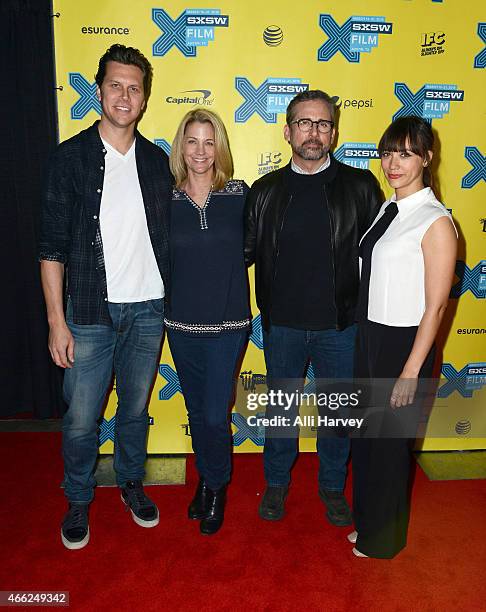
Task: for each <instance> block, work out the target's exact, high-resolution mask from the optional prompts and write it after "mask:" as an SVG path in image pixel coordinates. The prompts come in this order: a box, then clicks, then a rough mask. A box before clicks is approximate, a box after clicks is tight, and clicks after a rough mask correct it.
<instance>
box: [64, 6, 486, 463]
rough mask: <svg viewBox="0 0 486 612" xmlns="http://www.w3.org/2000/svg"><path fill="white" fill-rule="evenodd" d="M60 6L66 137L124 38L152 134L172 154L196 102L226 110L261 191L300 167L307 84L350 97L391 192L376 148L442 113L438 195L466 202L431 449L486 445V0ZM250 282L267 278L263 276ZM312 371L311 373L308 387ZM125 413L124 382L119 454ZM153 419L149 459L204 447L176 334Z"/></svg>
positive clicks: (238, 152)
mask: <svg viewBox="0 0 486 612" xmlns="http://www.w3.org/2000/svg"><path fill="white" fill-rule="evenodd" d="M53 9H54V10H53V12H54V13H55V15H54V17H53V21H54V33H55V54H56V73H57V85H58V110H59V134H60V140H65V139H66V138H69V137H71V136H73V135H74V134H76V133H77V132H79V131H80V130H82V129H84V128H86V127H88V126H89V125H91V124H92V123H93V121H94V120H96V119H97V118H98V116H99V113H100V110H101V109H100V104H99V102H98V100H97V98H96V95H95V93H96V87H95V82H94V74H95V72H96V70H97V65H98V60H99V58H100V56H101V55H102V54H103V53H104V52H105V50H106V49H107V48H108V47H109V46H110V45H111V44H113V43H115V42H119V43H123V44H125V45H127V46H134V47H137V48H139V49H140V50H141V51H142V52H143V53H144V55H146V57H147V58H149V60H150V62H151V63H152V65H153V69H154V80H153V86H152V93H151V97H150V100H149V102H148V110H147V112H146V113H145V115H144V117H143V120H142V121H141V122H140V125H139V129H140V131H141V132H142V133H143V134H144V135H145V136H146V137H147V138H149V139H151V140H152V141H153V142H154V143H156V144H157V145H158V146H160V147H162V148H163V149H164V150H165V151H166V152H169V151H170V146H171V141H172V138H173V137H174V134H175V131H176V128H177V125H178V123H179V122H180V120H181V118H182V116H183V115H184V114H185V113H186V112H187V111H188V110H189V109H191V108H194V107H195V106H204V107H207V108H209V109H212V110H214V111H216V112H217V113H219V115H220V116H221V117H222V119H223V120H224V122H225V124H226V127H227V130H228V134H229V137H230V142H231V146H232V151H233V156H234V160H235V177H236V178H241V179H244V180H245V181H246V182H247V183H248V184H251V183H252V182H253V181H254V180H255V179H257V178H258V177H259V176H262V175H263V174H265V173H267V172H271V171H272V170H276V169H278V168H280V167H282V166H283V165H285V164H286V163H287V162H288V160H289V158H290V149H289V145H288V144H287V143H286V142H285V140H284V138H283V133H282V132H283V125H284V122H285V109H286V107H287V104H288V102H289V101H290V99H291V98H292V97H293V96H294V95H295V94H296V93H298V92H300V91H304V90H306V89H309V88H310V89H317V88H318V89H323V90H324V91H326V92H328V93H329V94H330V95H333V96H337V97H338V98H339V102H338V104H339V107H340V120H339V130H338V137H337V142H336V144H335V149H334V155H335V156H336V158H337V159H338V160H340V161H342V162H344V163H346V164H350V165H353V166H356V167H358V168H369V169H370V170H371V171H372V172H373V173H374V174H375V175H376V176H377V178H378V179H379V180H380V183H381V185H382V188H383V190H384V192H385V193H386V194H387V195H389V194H390V189H389V187H388V185H387V184H386V181H385V180H384V177H383V173H382V172H381V171H380V162H379V159H378V154H377V149H376V147H377V143H378V141H379V139H380V136H381V134H382V132H383V131H384V129H385V128H386V127H387V125H388V124H389V123H390V121H391V120H392V119H393V118H396V117H399V116H402V115H409V114H416V115H421V116H422V117H424V118H427V119H428V120H430V121H431V123H432V127H433V128H434V130H435V133H436V136H437V141H438V147H437V153H436V156H435V164H434V165H435V167H436V176H437V178H438V184H437V190H436V191H437V195H438V197H439V199H441V201H442V202H444V204H445V206H446V207H447V208H449V209H450V210H451V211H452V214H453V217H454V220H455V222H456V225H457V228H458V231H459V234H460V247H459V254H458V261H457V266H456V278H455V284H454V286H453V288H452V292H451V301H450V308H449V311H448V313H447V320H446V321H445V325H444V326H443V331H442V332H441V333H442V337H441V342H440V345H441V349H442V353H441V375H442V379H441V381H440V384H439V387H438V389H437V399H436V402H437V404H438V405H440V406H441V410H440V411H437V419H439V421H440V422H439V421H438V425H439V426H438V428H437V427H436V429H435V431H440V432H441V435H442V436H443V437H440V438H438V437H437V436H436V435H433V434H430V433H429V435H428V437H426V439H425V441H424V443H423V448H424V449H425V450H435V449H466V448H485V447H486V424H485V417H484V415H483V410H481V409H480V402H478V401H477V399H478V396H479V394H481V392H482V391H484V390H486V309H485V305H486V300H485V298H486V206H485V195H486V192H485V178H486V163H485V161H486V160H485V154H486V129H485V122H484V119H485V109H486V105H485V85H486V78H485V77H486V71H485V67H486V8H485V5H484V3H483V1H482V0H469V1H468V2H467V3H464V2H457V0H442V1H440V0H435V1H434V0H366V1H365V0H363V1H357V0H341V2H330V1H324V0H306V2H301V3H298V4H295V2H293V1H292V0H279V1H278V2H277V1H276V0H268V1H267V2H261V1H259V0H258V1H257V0H246V1H245V2H240V1H237V0H218V1H216V2H213V1H212V0H211V1H206V0H204V1H198V2H195V3H194V5H190V4H188V2H187V1H185V2H182V1H179V0H171V1H165V2H160V3H159V2H157V0H136V2H134V1H133V0H84V1H83V2H73V1H72V0H54V1H53ZM437 162H438V163H437ZM250 278H251V283H252V285H253V270H252V269H251V270H250ZM252 301H253V304H252V309H253V317H254V318H253V332H252V334H251V338H250V342H249V345H248V350H247V352H246V356H245V359H244V362H243V366H242V369H241V373H240V376H239V379H238V388H239V390H240V392H243V391H246V392H248V391H251V390H252V389H255V388H256V386H257V385H258V384H262V383H263V382H264V381H265V363H264V359H263V351H262V333H261V323H260V316H259V313H258V310H257V308H256V305H255V302H254V299H252ZM312 378H313V374H312V368H309V372H308V384H311V383H312ZM115 409H116V395H115V391H114V392H113V393H112V394H111V396H110V399H109V402H108V407H107V410H106V413H105V418H104V420H103V423H102V426H101V440H100V443H101V452H111V451H112V441H113V430H114V416H113V415H114V413H115ZM150 416H151V427H150V434H149V445H148V449H149V452H151V453H156V452H157V453H183V452H188V451H190V448H191V444H190V431H189V428H188V424H187V416H186V412H185V408H184V401H183V397H182V394H181V389H180V385H179V380H178V377H177V373H176V371H175V368H174V365H173V361H172V359H171V356H170V353H169V350H168V347H167V344H166V343H165V344H164V347H163V352H162V358H161V363H160V367H159V370H158V374H157V377H156V381H155V385H154V389H153V393H152V397H151V402H150ZM434 418H436V416H435V413H434V414H433V415H432V421H433V420H434ZM232 423H233V431H234V447H235V450H236V451H243V452H249V451H250V452H251V451H256V450H258V449H260V448H261V447H262V445H263V430H262V429H261V428H257V427H249V426H248V424H247V421H246V419H245V418H244V417H243V415H242V414H241V413H240V412H238V408H236V409H235V410H234V411H233V414H232ZM432 425H433V423H432ZM432 429H433V428H432ZM429 431H431V429H430V427H429ZM301 448H302V450H312V449H314V448H315V444H314V440H311V439H309V438H305V439H302V440H301Z"/></svg>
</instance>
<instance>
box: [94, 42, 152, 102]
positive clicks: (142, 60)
mask: <svg viewBox="0 0 486 612" xmlns="http://www.w3.org/2000/svg"><path fill="white" fill-rule="evenodd" d="M108 62H118V63H119V64H126V65H130V64H131V65H133V66H137V68H140V70H141V71H142V73H143V92H144V94H145V99H147V98H148V97H149V95H150V88H151V87H152V74H153V72H152V65H151V64H150V62H149V61H148V59H147V58H146V57H145V55H143V54H142V53H141V52H140V51H139V50H138V49H135V48H134V47H125V45H119V44H115V45H111V47H110V48H109V49H107V50H106V51H105V53H104V54H103V55H102V56H101V57H100V62H99V64H98V72H97V73H96V74H95V81H96V84H97V85H98V87H101V85H102V83H103V80H104V78H105V75H106V64H107V63H108Z"/></svg>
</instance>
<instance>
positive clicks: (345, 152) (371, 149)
mask: <svg viewBox="0 0 486 612" xmlns="http://www.w3.org/2000/svg"><path fill="white" fill-rule="evenodd" d="M334 157H335V158H336V159H337V160H338V161H340V162H343V163H344V164H346V165H347V166H353V167H354V168H361V169H364V170H368V168H369V167H370V160H371V159H379V157H380V156H379V154H378V149H377V148H376V144H373V143H371V142H345V143H344V144H342V145H341V146H340V147H339V148H337V149H336V150H335V151H334Z"/></svg>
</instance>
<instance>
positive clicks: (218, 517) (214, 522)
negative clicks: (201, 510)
mask: <svg viewBox="0 0 486 612" xmlns="http://www.w3.org/2000/svg"><path fill="white" fill-rule="evenodd" d="M207 492H208V501H209V504H208V507H209V509H208V513H207V514H206V517H205V518H203V520H202V521H201V524H200V528H201V533H203V534H204V535H212V534H213V533H216V532H217V531H218V530H219V529H220V528H221V525H222V524H223V521H224V507H225V505H226V486H224V487H221V488H220V489H218V490H217V491H212V490H211V489H209V488H208V489H207Z"/></svg>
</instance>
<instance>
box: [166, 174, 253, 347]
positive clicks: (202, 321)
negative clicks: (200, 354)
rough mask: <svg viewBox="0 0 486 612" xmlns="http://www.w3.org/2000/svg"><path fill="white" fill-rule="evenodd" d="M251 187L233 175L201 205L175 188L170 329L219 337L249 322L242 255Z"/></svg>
mask: <svg viewBox="0 0 486 612" xmlns="http://www.w3.org/2000/svg"><path fill="white" fill-rule="evenodd" d="M247 193H248V186H247V185H246V184H245V183H244V182H243V181H238V180H230V181H228V182H227V183H226V185H225V187H224V188H223V189H222V190H221V191H213V192H210V193H209V195H208V199H207V201H206V203H205V205H204V206H203V207H202V208H200V207H199V206H198V205H197V204H196V203H195V202H193V200H192V199H191V198H190V197H189V196H188V195H187V194H186V193H185V192H184V191H181V190H179V189H176V188H174V190H173V196H172V202H171V214H170V279H171V288H170V299H169V303H168V304H167V306H166V313H165V324H166V326H167V328H168V329H169V330H171V331H176V332H181V333H186V334H190V335H197V336H215V335H218V334H220V333H222V332H232V331H240V330H244V329H248V328H249V327H250V308H249V290H248V277H247V273H246V266H245V263H244V258H243V208H244V204H245V198H246V194H247Z"/></svg>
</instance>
